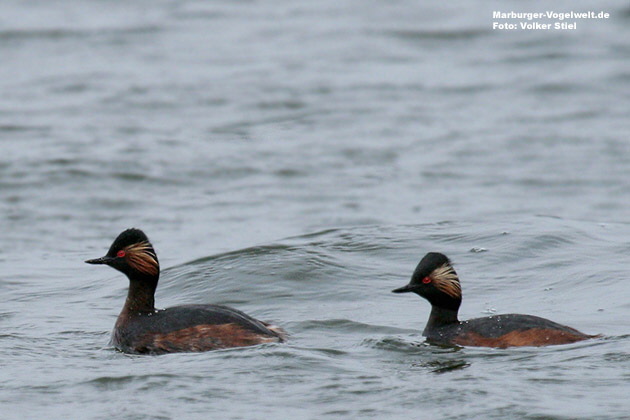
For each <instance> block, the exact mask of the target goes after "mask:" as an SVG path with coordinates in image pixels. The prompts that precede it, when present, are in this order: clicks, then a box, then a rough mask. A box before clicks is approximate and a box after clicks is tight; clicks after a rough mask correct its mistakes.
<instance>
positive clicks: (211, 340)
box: [86, 229, 284, 354]
mask: <svg viewBox="0 0 630 420" xmlns="http://www.w3.org/2000/svg"><path fill="white" fill-rule="evenodd" d="M86 262H87V263H89V264H106V265H109V266H111V267H113V268H115V269H117V270H119V271H121V272H122V273H124V274H125V275H127V277H128V278H129V292H128V294H127V299H126V300H125V304H124V306H123V309H122V311H121V313H120V315H119V316H118V319H117V321H116V325H115V326H114V331H113V332H112V341H111V344H112V345H113V346H114V347H116V348H117V349H119V350H121V351H124V352H127V353H149V354H161V353H171V352H196V351H208V350H216V349H224V348H230V347H242V346H251V345H256V344H262V343H272V342H281V341H283V339H284V332H283V331H282V330H281V329H279V328H278V327H274V326H272V325H270V324H267V323H265V322H262V321H259V320H257V319H254V318H252V317H250V316H249V315H247V314H245V313H243V312H241V311H238V310H236V309H233V308H229V307H227V306H222V305H183V306H176V307H172V308H168V309H156V308H155V300H154V295H155V290H156V288H157V284H158V280H159V275H160V265H159V262H158V258H157V255H156V253H155V250H154V249H153V246H152V245H151V243H150V242H149V239H148V238H147V237H146V235H145V234H144V232H142V231H141V230H139V229H128V230H126V231H124V232H122V233H121V234H120V235H119V236H118V237H117V238H116V240H114V243H113V244H112V246H111V247H110V249H109V251H108V252H107V254H106V255H105V256H104V257H102V258H97V259H93V260H88V261H86Z"/></svg>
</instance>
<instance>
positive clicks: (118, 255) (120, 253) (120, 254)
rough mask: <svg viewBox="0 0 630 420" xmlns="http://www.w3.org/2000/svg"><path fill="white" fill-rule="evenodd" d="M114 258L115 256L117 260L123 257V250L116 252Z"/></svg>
mask: <svg viewBox="0 0 630 420" xmlns="http://www.w3.org/2000/svg"><path fill="white" fill-rule="evenodd" d="M116 256H117V257H119V258H122V257H124V256H125V251H123V250H122V249H121V250H120V251H118V252H117V253H116Z"/></svg>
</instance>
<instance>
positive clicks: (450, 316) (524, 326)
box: [392, 252, 596, 348]
mask: <svg viewBox="0 0 630 420" xmlns="http://www.w3.org/2000/svg"><path fill="white" fill-rule="evenodd" d="M392 292H394V293H406V292H414V293H416V294H418V295H420V296H422V297H423V298H425V299H426V300H428V301H429V303H430V304H431V306H432V308H431V315H430V316H429V321H428V322H427V325H426V327H425V329H424V332H423V335H424V336H425V337H427V340H428V341H431V342H435V343H441V344H455V345H461V346H480V347H500V348H505V347H511V346H547V345H553V344H568V343H573V342H576V341H581V340H586V339H588V338H593V337H596V336H592V335H587V334H584V333H581V332H580V331H578V330H575V329H573V328H571V327H567V326H564V325H561V324H557V323H555V322H553V321H550V320H548V319H544V318H540V317H537V316H532V315H520V314H506V315H494V316H488V317H484V318H475V319H471V320H468V321H459V320H458V319H457V312H458V310H459V305H460V304H461V302H462V291H461V286H460V284H459V278H458V277H457V273H456V272H455V270H454V269H453V266H452V265H451V262H450V260H449V259H448V258H447V257H446V256H445V255H443V254H440V253H437V252H430V253H428V254H427V255H425V257H424V258H423V259H422V261H420V263H419V264H418V267H416V270H415V271H414V273H413V276H412V277H411V281H410V282H409V284H408V285H406V286H403V287H401V288H398V289H395V290H392Z"/></svg>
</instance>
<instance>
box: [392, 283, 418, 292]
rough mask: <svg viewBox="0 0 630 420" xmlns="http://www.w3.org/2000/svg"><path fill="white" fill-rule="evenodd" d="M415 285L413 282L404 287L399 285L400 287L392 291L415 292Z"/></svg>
mask: <svg viewBox="0 0 630 420" xmlns="http://www.w3.org/2000/svg"><path fill="white" fill-rule="evenodd" d="M413 289H414V287H413V286H412V285H411V284H408V285H406V286H403V287H399V288H398V289H394V290H392V293H409V292H413Z"/></svg>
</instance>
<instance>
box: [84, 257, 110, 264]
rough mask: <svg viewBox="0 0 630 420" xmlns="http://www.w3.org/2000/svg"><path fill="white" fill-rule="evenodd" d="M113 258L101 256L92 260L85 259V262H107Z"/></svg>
mask: <svg viewBox="0 0 630 420" xmlns="http://www.w3.org/2000/svg"><path fill="white" fill-rule="evenodd" d="M113 260H114V259H113V258H112V257H101V258H94V259H93V260H87V261H86V263H88V264H109V263H111V262H112V261H113Z"/></svg>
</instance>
